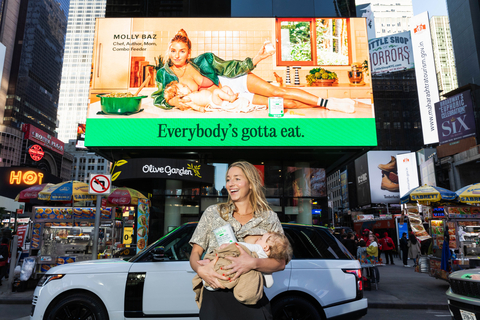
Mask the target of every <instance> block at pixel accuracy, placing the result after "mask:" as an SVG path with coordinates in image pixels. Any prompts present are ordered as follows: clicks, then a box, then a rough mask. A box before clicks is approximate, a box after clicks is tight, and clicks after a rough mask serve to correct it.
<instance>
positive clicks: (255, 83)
mask: <svg viewBox="0 0 480 320" xmlns="http://www.w3.org/2000/svg"><path fill="white" fill-rule="evenodd" d="M247 89H248V91H250V92H251V93H254V94H257V95H261V96H264V97H281V98H284V99H288V100H293V101H296V102H299V103H300V104H299V105H298V106H297V107H296V108H311V107H317V106H318V105H317V102H318V97H317V96H314V95H313V94H310V93H308V92H306V91H303V90H300V89H296V88H285V87H277V86H274V85H271V84H270V83H268V82H267V81H265V80H263V79H261V78H259V77H258V76H256V75H254V74H253V73H249V74H248V76H247ZM292 108H295V106H292Z"/></svg>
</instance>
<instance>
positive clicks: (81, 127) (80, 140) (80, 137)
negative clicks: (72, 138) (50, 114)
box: [75, 123, 86, 149]
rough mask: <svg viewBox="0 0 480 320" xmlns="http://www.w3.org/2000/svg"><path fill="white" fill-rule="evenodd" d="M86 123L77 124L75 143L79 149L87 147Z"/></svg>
mask: <svg viewBox="0 0 480 320" xmlns="http://www.w3.org/2000/svg"><path fill="white" fill-rule="evenodd" d="M85 128H86V126H85V124H84V123H79V124H78V126H77V142H76V144H75V147H76V148H77V149H86V148H85Z"/></svg>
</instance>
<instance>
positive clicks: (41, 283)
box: [37, 274, 65, 287]
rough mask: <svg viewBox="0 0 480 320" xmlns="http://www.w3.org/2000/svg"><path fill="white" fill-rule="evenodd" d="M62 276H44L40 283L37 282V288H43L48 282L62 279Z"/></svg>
mask: <svg viewBox="0 0 480 320" xmlns="http://www.w3.org/2000/svg"><path fill="white" fill-rule="evenodd" d="M64 276H65V275H64V274H44V275H43V276H42V278H40V281H38V284H37V286H38V287H43V286H45V285H46V284H47V283H49V282H50V281H53V280H58V279H62V278H63V277H64Z"/></svg>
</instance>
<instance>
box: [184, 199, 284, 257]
mask: <svg viewBox="0 0 480 320" xmlns="http://www.w3.org/2000/svg"><path fill="white" fill-rule="evenodd" d="M227 223H230V225H231V226H232V229H233V232H234V233H235V236H236V237H237V241H239V242H243V241H244V238H245V237H246V236H255V235H263V234H264V233H267V232H280V233H283V228H282V225H281V224H280V220H278V216H277V214H276V213H275V212H273V211H268V212H264V213H263V214H262V215H261V216H257V215H255V216H254V217H253V218H252V219H251V220H250V221H248V222H247V223H245V224H244V225H243V226H242V224H241V223H240V222H238V221H237V220H236V219H235V218H234V217H233V212H229V213H228V221H225V220H223V218H222V217H221V216H220V210H219V205H216V204H215V205H211V206H209V207H208V208H207V209H206V210H205V212H204V213H203V215H202V218H201V219H200V221H199V222H198V225H197V228H196V229H195V232H194V233H193V236H192V238H191V239H190V244H191V245H193V244H198V245H199V246H200V247H202V248H203V249H204V250H205V252H206V253H211V252H213V250H215V249H217V248H218V247H219V245H218V242H217V239H216V238H215V235H214V233H213V230H215V229H217V228H219V227H222V226H224V225H225V224H227Z"/></svg>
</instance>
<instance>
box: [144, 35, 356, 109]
mask: <svg viewBox="0 0 480 320" xmlns="http://www.w3.org/2000/svg"><path fill="white" fill-rule="evenodd" d="M265 45H266V44H265V43H264V44H263V46H262V48H261V49H260V51H259V52H258V53H257V55H255V57H253V59H252V58H246V59H245V60H243V61H240V60H230V61H225V60H223V59H221V58H219V57H217V56H216V55H214V54H213V53H211V52H206V53H203V54H201V55H199V56H198V57H195V58H193V59H191V56H190V55H191V50H192V43H191V41H190V39H189V38H188V36H187V33H186V32H185V30H183V29H181V30H180V31H178V32H177V34H176V35H175V36H174V37H173V39H172V40H170V44H169V46H168V49H167V53H166V57H167V61H166V63H165V65H164V66H163V67H162V68H160V69H159V70H158V72H157V76H156V83H157V87H158V90H157V91H155V92H154V93H153V94H152V97H153V103H154V105H155V106H157V107H160V108H163V109H167V110H168V109H172V108H173V107H187V106H186V105H184V104H183V103H182V102H181V101H180V99H179V98H178V97H177V98H173V99H171V100H169V101H168V102H167V101H165V98H164V90H165V87H166V86H167V85H168V84H169V83H170V82H172V81H178V82H180V83H182V84H184V85H186V86H188V87H189V88H190V90H192V91H199V90H203V89H208V90H212V89H214V88H218V87H219V86H222V85H223V86H228V87H230V88H231V89H232V90H233V92H235V93H239V97H244V98H247V99H248V100H249V102H250V103H252V104H256V105H267V104H268V98H269V97H281V98H284V106H285V108H287V109H289V108H292V109H294V108H312V107H328V108H329V109H335V110H339V109H342V110H344V109H345V110H347V109H351V108H353V106H354V105H355V102H354V101H353V100H351V99H336V98H331V99H329V100H327V99H322V98H319V97H317V96H314V95H313V94H310V93H308V92H306V91H303V90H300V89H297V88H285V87H277V86H274V85H271V84H270V83H268V82H267V81H265V80H263V79H261V78H259V77H258V76H256V75H254V74H253V73H251V72H250V71H252V70H253V69H254V68H255V66H256V65H257V64H258V63H259V62H260V61H262V60H264V59H265V58H268V57H270V56H271V55H273V54H274V53H275V51H274V50H273V51H270V52H268V51H267V50H266V49H265ZM327 105H328V106H327Z"/></svg>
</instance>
